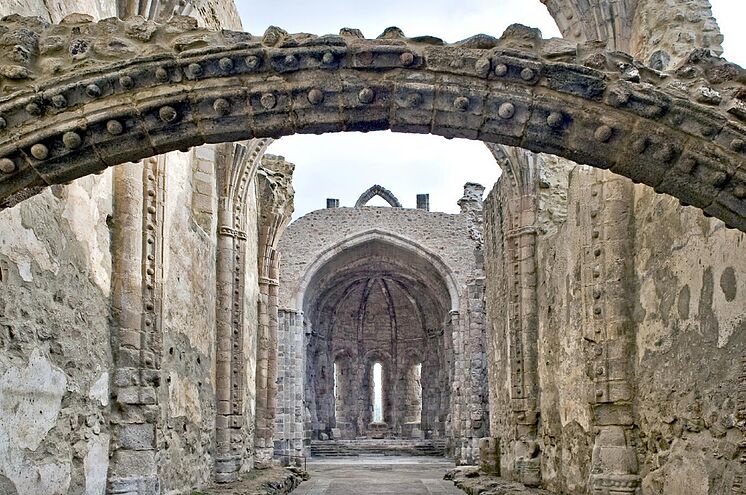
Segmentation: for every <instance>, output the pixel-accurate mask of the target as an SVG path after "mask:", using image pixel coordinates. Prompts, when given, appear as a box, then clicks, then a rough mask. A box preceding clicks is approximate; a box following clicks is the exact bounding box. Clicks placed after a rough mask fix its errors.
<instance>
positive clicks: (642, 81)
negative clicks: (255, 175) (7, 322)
mask: <svg viewBox="0 0 746 495" xmlns="http://www.w3.org/2000/svg"><path fill="white" fill-rule="evenodd" d="M3 27H4V28H5V29H7V30H8V31H9V32H11V33H13V32H20V31H23V30H26V31H27V32H32V33H35V36H29V37H23V38H22V39H23V40H26V41H23V42H25V43H28V44H30V46H29V47H25V48H26V52H28V56H27V57H22V58H20V59H19V58H18V57H16V56H14V55H13V54H12V47H8V48H7V51H6V52H5V53H3V54H2V65H3V66H4V67H3V71H4V73H5V74H6V75H7V76H6V78H5V79H4V80H3V82H2V87H1V88H0V89H1V90H2V92H3V93H4V94H5V95H6V96H5V97H4V98H3V99H2V101H1V102H0V116H2V120H1V121H0V124H1V125H2V126H3V127H4V128H3V130H2V134H1V135H0V157H2V158H0V171H2V174H1V176H0V202H1V203H0V204H2V206H9V205H12V204H14V203H15V202H17V201H19V200H22V199H24V198H26V197H28V196H29V194H32V193H33V192H35V191H38V190H40V189H41V188H43V187H46V186H48V185H50V184H57V183H64V182H67V181H69V180H72V179H75V178H77V177H81V176H84V175H87V174H90V173H94V172H97V171H100V170H103V169H104V168H106V167H109V166H112V165H116V164H118V163H122V162H125V161H130V160H137V159H141V158H144V157H147V156H152V155H155V154H158V153H163V152H166V151H170V150H174V149H183V148H186V147H189V146H194V145H198V144H202V143H206V142H225V141H236V140H241V139H247V138H250V137H279V136H284V135H289V134H293V133H299V132H300V133H324V132H339V131H356V130H358V131H360V130H362V131H370V130H378V129H391V130H394V131H399V132H413V133H432V134H437V135H442V136H446V137H461V138H468V139H475V140H482V141H485V142H495V143H501V144H508V145H515V146H520V147H523V148H527V149H530V150H532V151H537V152H548V153H553V154H556V155H560V156H564V157H567V158H570V159H572V160H574V161H576V162H578V163H584V164H588V165H592V166H595V167H600V168H609V169H611V170H612V171H614V172H616V173H618V174H620V175H624V176H626V177H629V178H632V179H633V180H635V181H638V182H643V183H645V184H648V185H651V186H653V187H654V188H656V190H657V191H659V192H667V193H669V194H672V195H674V196H676V197H678V198H679V199H680V200H681V201H682V202H684V203H687V204H691V205H693V206H696V207H699V208H702V209H703V210H704V211H705V213H706V214H709V215H713V216H716V217H718V218H720V219H722V220H723V221H725V222H726V224H727V225H729V226H731V227H734V228H739V229H741V230H745V231H746V201H745V199H746V172H745V171H744V154H745V153H746V128H745V125H744V120H746V105H745V104H744V102H743V101H742V100H741V99H740V96H739V95H741V94H743V89H744V87H743V84H742V83H741V82H740V81H741V80H743V69H741V68H739V67H737V66H735V65H733V64H729V63H728V62H726V61H725V60H722V59H718V58H714V57H711V56H709V55H707V54H704V53H695V54H692V56H690V57H689V59H688V60H687V61H686V63H685V66H684V67H681V68H680V70H678V71H677V72H676V74H683V75H685V77H684V76H682V77H678V76H677V75H676V74H663V73H660V72H657V71H654V70H652V69H648V68H646V67H644V66H642V65H640V64H637V63H636V62H634V61H633V60H632V59H631V58H630V57H628V56H625V55H623V54H620V53H618V52H605V51H603V50H602V49H600V48H599V47H598V46H597V45H593V44H590V45H580V46H576V45H575V44H574V43H571V42H568V41H564V40H559V39H552V40H542V39H541V38H540V37H539V33H538V31H536V30H531V29H529V28H525V27H522V26H511V27H510V28H508V30H507V31H506V33H505V34H504V35H503V37H502V38H500V39H499V40H498V39H495V38H492V37H489V36H485V35H478V36H475V37H473V38H470V39H468V40H464V41H463V42H460V43H457V44H455V45H446V44H443V43H442V42H440V41H439V40H436V39H434V38H418V39H409V38H404V37H401V36H399V35H398V34H397V33H396V32H394V31H390V32H389V36H388V38H385V39H378V40H365V39H362V38H361V37H360V36H359V33H358V32H355V31H350V30H344V31H343V32H342V35H341V36H321V37H315V36H311V35H298V36H289V35H287V33H285V32H284V31H282V30H280V29H277V28H270V29H269V30H268V31H267V33H265V35H264V37H263V38H257V37H253V36H251V35H249V34H246V33H236V32H226V31H224V32H220V33H217V32H210V31H207V30H202V29H198V28H197V27H196V24H195V23H194V21H193V20H192V19H189V18H184V17H174V18H172V20H171V21H169V23H168V24H164V25H161V24H155V23H152V22H150V21H145V20H144V19H142V18H132V19H130V20H128V21H120V20H117V19H107V20H104V21H100V22H98V23H93V22H90V19H89V18H87V17H86V16H81V15H75V16H70V17H68V18H66V19H65V20H63V21H62V23H60V24H59V25H54V26H48V25H45V24H44V23H43V22H41V21H40V20H39V19H31V18H21V17H13V16H11V17H10V18H6V19H5V20H4V21H3ZM93 61H97V62H98V63H96V64H93V63H92V62H93ZM630 64H632V65H634V66H635V69H636V70H635V71H633V72H632V73H630V72H629V71H627V70H622V69H621V67H628V66H629V65H630ZM63 68H64V71H63V70H62V69H63ZM32 81H33V83H32Z"/></svg>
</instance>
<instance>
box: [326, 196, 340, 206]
mask: <svg viewBox="0 0 746 495" xmlns="http://www.w3.org/2000/svg"><path fill="white" fill-rule="evenodd" d="M326 207H327V208H339V200H338V199H334V198H326Z"/></svg>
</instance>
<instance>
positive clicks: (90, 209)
mask: <svg viewBox="0 0 746 495" xmlns="http://www.w3.org/2000/svg"><path fill="white" fill-rule="evenodd" d="M105 177H106V180H91V179H90V178H85V179H81V180H77V181H74V182H72V183H71V184H70V185H69V186H68V187H67V188H66V189H65V192H66V193H67V194H66V198H65V199H66V201H65V209H64V211H63V212H62V216H63V218H65V219H66V220H67V221H68V224H69V225H70V230H71V231H72V233H73V234H74V235H75V238H76V239H77V240H78V242H80V245H81V246H82V247H83V249H84V250H85V253H86V254H87V255H88V258H89V259H90V269H91V272H90V277H91V279H92V280H93V281H94V282H95V283H96V285H97V286H98V287H99V288H100V289H101V292H103V293H104V295H105V296H108V295H109V290H110V288H111V274H110V271H111V254H110V253H109V246H108V235H109V229H108V228H107V227H106V224H105V222H104V220H105V218H106V215H107V214H108V213H109V212H110V206H109V207H108V208H106V207H105V209H104V210H103V211H102V206H104V205H105V204H106V203H107V202H108V203H109V205H111V199H108V201H107V196H110V195H111V180H110V179H111V172H107V173H106V174H105ZM86 183H87V184H86ZM107 209H108V210H109V211H106V210H107ZM100 229H103V230H104V231H105V232H104V235H103V236H101V237H100V236H99V230H100ZM104 236H105V238H102V237H104Z"/></svg>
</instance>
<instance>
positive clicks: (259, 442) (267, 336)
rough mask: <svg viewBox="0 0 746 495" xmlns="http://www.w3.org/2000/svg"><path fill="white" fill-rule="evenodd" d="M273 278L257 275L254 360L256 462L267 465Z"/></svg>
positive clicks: (273, 370) (273, 389) (273, 387)
mask: <svg viewBox="0 0 746 495" xmlns="http://www.w3.org/2000/svg"><path fill="white" fill-rule="evenodd" d="M267 256H268V258H269V259H268V265H269V267H270V268H269V270H270V273H269V274H270V275H275V276H276V275H277V265H276V262H275V261H273V258H274V256H273V253H269V254H268V255H267ZM277 289H278V281H277V279H276V278H271V276H270V277H267V276H262V277H260V279H259V293H260V296H259V333H258V338H257V349H258V352H257V354H258V355H257V361H256V367H257V371H256V376H257V383H256V454H255V455H256V462H257V463H258V464H259V466H260V467H261V466H267V465H269V464H270V463H271V461H272V455H273V451H274V440H273V437H274V433H273V426H274V411H275V410H276V408H277V398H276V395H277V383H276V382H277V329H278V324H277V297H278V290H277Z"/></svg>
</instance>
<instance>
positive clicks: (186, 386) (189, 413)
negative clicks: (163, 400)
mask: <svg viewBox="0 0 746 495" xmlns="http://www.w3.org/2000/svg"><path fill="white" fill-rule="evenodd" d="M168 378H169V380H170V382H171V383H170V385H169V387H168V405H169V410H170V414H171V417H179V416H184V417H187V418H189V419H190V420H191V421H193V422H195V423H199V422H200V421H201V420H202V408H201V406H200V402H199V390H197V386H196V385H194V384H193V383H192V382H190V381H188V380H186V379H182V378H181V377H179V374H178V373H176V372H175V371H171V372H170V373H169V374H168Z"/></svg>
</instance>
